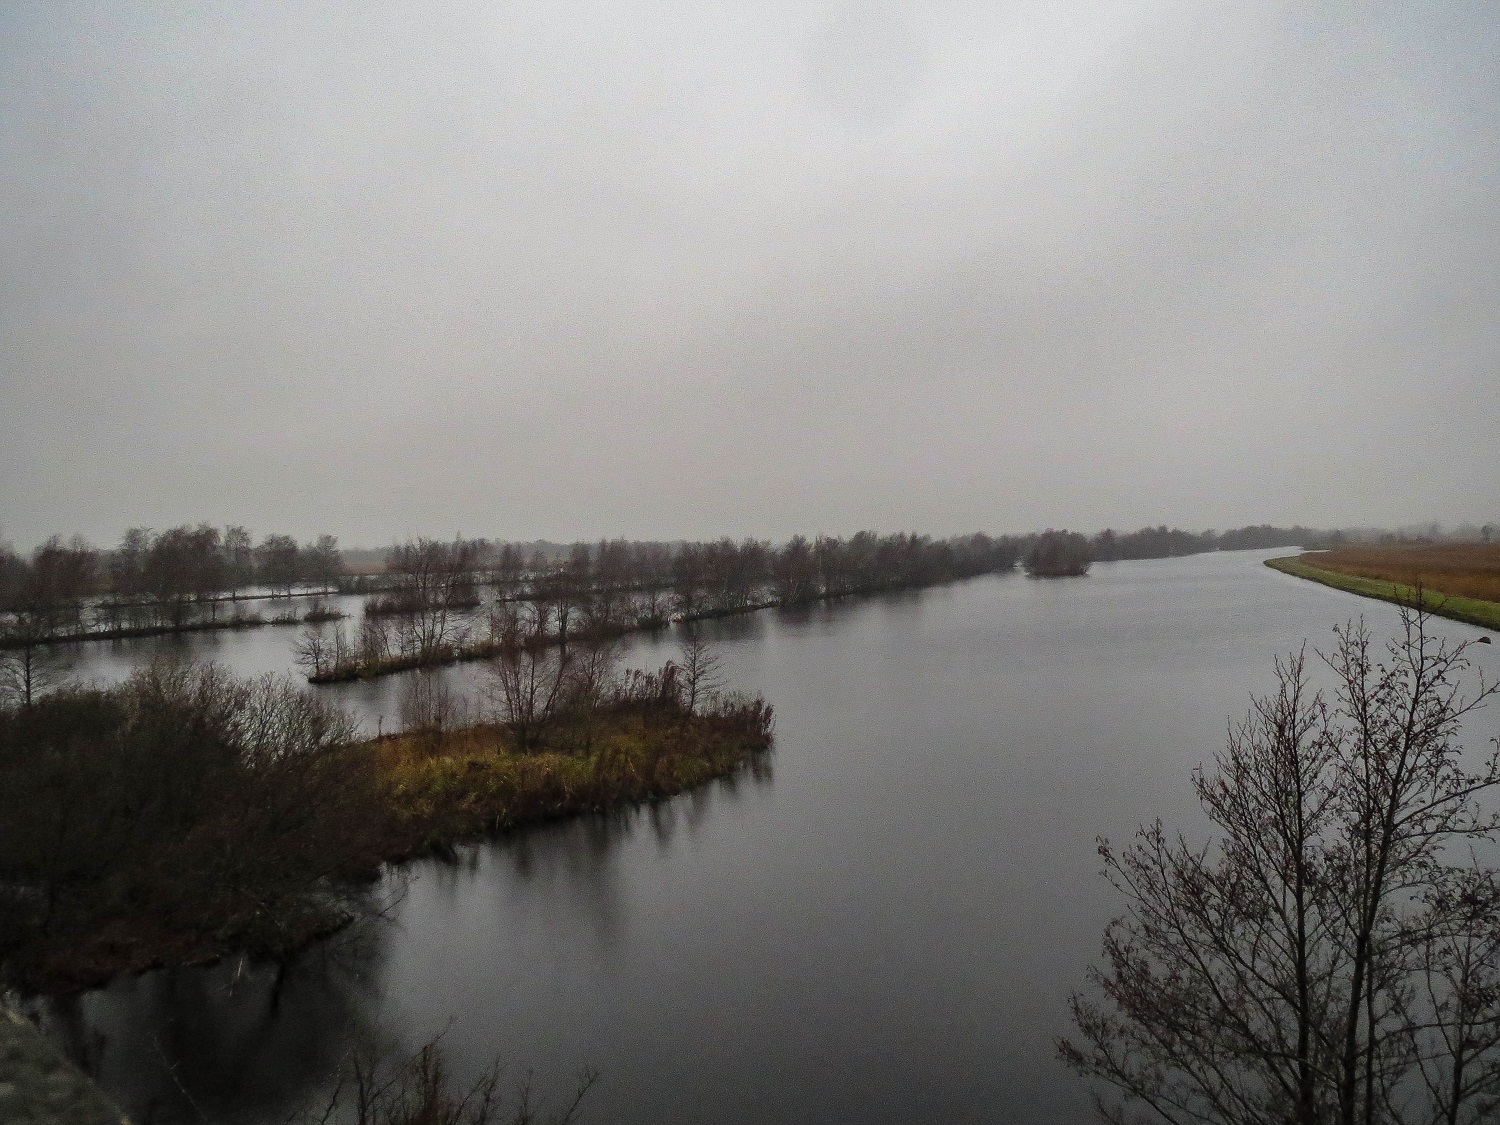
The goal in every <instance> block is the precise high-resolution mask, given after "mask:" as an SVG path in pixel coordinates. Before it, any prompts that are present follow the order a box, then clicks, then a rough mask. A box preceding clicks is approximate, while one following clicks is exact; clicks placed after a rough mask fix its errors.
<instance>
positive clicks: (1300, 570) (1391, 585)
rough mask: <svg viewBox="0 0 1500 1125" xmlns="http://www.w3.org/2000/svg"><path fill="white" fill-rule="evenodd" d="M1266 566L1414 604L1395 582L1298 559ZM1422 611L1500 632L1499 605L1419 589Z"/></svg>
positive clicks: (1409, 589) (1409, 590) (1407, 589)
mask: <svg viewBox="0 0 1500 1125" xmlns="http://www.w3.org/2000/svg"><path fill="white" fill-rule="evenodd" d="M1266 565H1267V566H1268V567H1270V568H1271V569H1272V570H1279V571H1281V572H1282V573H1283V574H1290V575H1292V576H1293V577H1294V578H1306V579H1308V580H1309V581H1312V582H1321V583H1322V584H1323V585H1325V586H1332V587H1333V588H1334V589H1335V590H1343V591H1345V592H1347V593H1350V594H1359V595H1360V596H1361V597H1366V598H1379V599H1380V600H1381V601H1383V602H1396V603H1397V604H1399V605H1415V604H1416V601H1417V590H1416V587H1414V586H1407V585H1404V584H1402V583H1399V582H1385V581H1382V580H1380V579H1376V578H1360V577H1359V576H1357V575H1354V574H1341V573H1340V572H1338V571H1336V570H1323V569H1321V568H1320V567H1316V566H1309V565H1308V564H1307V563H1305V562H1303V561H1302V556H1300V555H1288V556H1286V557H1284V558H1279V559H1267V560H1266ZM1422 608H1423V609H1425V610H1427V612H1428V613H1431V614H1435V615H1436V616H1438V617H1451V618H1452V619H1453V620H1454V621H1464V622H1467V623H1468V624H1470V625H1483V626H1486V627H1488V628H1491V629H1500V602H1487V601H1483V600H1481V599H1479V598H1464V597H1459V596H1458V595H1457V594H1440V593H1438V592H1437V591H1436V590H1429V589H1423V590H1422Z"/></svg>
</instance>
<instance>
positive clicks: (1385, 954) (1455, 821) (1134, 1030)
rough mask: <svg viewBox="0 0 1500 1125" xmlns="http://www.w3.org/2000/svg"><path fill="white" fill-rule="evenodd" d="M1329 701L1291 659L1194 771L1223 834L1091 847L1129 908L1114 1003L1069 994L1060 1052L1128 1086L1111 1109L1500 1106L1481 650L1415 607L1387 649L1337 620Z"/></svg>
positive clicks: (1114, 1117) (1434, 1118)
mask: <svg viewBox="0 0 1500 1125" xmlns="http://www.w3.org/2000/svg"><path fill="white" fill-rule="evenodd" d="M1335 635H1336V638H1337V643H1336V645H1335V646H1334V649H1333V651H1332V653H1331V654H1329V655H1328V656H1326V657H1325V658H1324V659H1325V662H1326V663H1327V665H1328V667H1329V669H1330V670H1331V672H1332V673H1333V680H1334V685H1335V691H1334V697H1333V699H1332V700H1325V698H1324V697H1323V696H1322V695H1321V694H1320V693H1318V692H1315V691H1314V690H1313V689H1312V687H1311V686H1310V685H1309V683H1308V675H1307V670H1306V667H1305V662H1304V660H1303V658H1302V656H1301V655H1300V654H1298V655H1295V656H1293V657H1291V658H1290V659H1289V660H1287V661H1284V662H1279V663H1278V664H1277V669H1276V670H1277V678H1278V682H1279V688H1278V691H1277V693H1276V694H1275V695H1274V696H1272V697H1270V698H1267V699H1261V700H1257V701H1256V702H1255V704H1254V707H1253V709H1252V711H1251V713H1250V715H1249V717H1248V719H1247V720H1246V721H1245V722H1244V723H1243V724H1242V725H1241V726H1239V727H1238V728H1236V729H1234V730H1233V731H1232V732H1231V736H1230V738H1229V742H1228V746H1227V749H1226V751H1225V752H1224V753H1223V754H1221V755H1220V756H1219V758H1218V762H1217V765H1218V769H1217V771H1216V772H1215V773H1214V774H1212V775H1207V774H1202V773H1200V774H1199V775H1198V776H1197V777H1196V778H1195V786H1196V788H1197V792H1198V797H1199V800H1200V802H1201V803H1202V805H1203V807H1204V809H1205V811H1206V812H1207V813H1208V815H1209V818H1210V819H1211V820H1212V822H1213V823H1214V824H1215V826H1216V827H1217V828H1218V829H1219V831H1220V833H1221V836H1220V839H1219V841H1218V843H1217V845H1216V846H1215V847H1214V848H1212V849H1208V848H1196V847H1194V846H1192V845H1191V844H1189V843H1188V842H1187V841H1186V840H1185V839H1184V838H1183V837H1181V836H1180V835H1179V836H1171V835H1169V834H1168V833H1167V832H1166V831H1165V830H1164V829H1163V827H1162V825H1161V823H1160V822H1157V823H1156V824H1154V825H1152V826H1150V827H1147V828H1143V829H1142V830H1141V831H1140V833H1139V834H1138V836H1137V839H1136V841H1135V843H1134V844H1133V845H1132V846H1131V847H1129V848H1126V849H1125V850H1123V851H1118V852H1117V851H1115V850H1114V849H1113V848H1112V847H1111V846H1110V845H1109V844H1108V842H1106V841H1101V843H1100V854H1101V856H1102V857H1103V859H1104V863H1105V868H1106V872H1107V874H1108V875H1109V876H1110V878H1111V880H1112V881H1113V882H1114V883H1115V885H1116V886H1117V887H1118V888H1119V889H1120V890H1121V891H1122V892H1123V893H1124V894H1125V896H1126V898H1127V900H1128V904H1129V905H1128V912H1127V913H1126V914H1125V915H1124V916H1123V917H1121V918H1119V919H1117V920H1116V921H1115V922H1113V923H1112V924H1111V925H1110V927H1109V929H1108V931H1107V932H1106V935H1105V944H1104V953H1105V959H1106V962H1107V967H1106V968H1105V969H1104V970H1102V971H1097V972H1095V973H1094V974H1093V979H1094V983H1095V985H1096V986H1097V988H1098V990H1099V992H1100V993H1102V1000H1101V999H1099V998H1096V997H1085V996H1074V998H1073V1015H1074V1019H1075V1022H1076V1024H1077V1027H1078V1032H1079V1039H1080V1041H1079V1042H1076V1043H1075V1042H1072V1041H1069V1040H1064V1041H1062V1042H1061V1043H1060V1044H1059V1048H1060V1051H1061V1054H1062V1056H1063V1058H1064V1059H1065V1060H1067V1061H1068V1062H1069V1063H1071V1064H1072V1065H1073V1066H1074V1067H1075V1068H1076V1069H1077V1070H1078V1071H1080V1072H1081V1073H1083V1074H1087V1075H1092V1076H1094V1077H1097V1078H1100V1079H1103V1080H1104V1081H1105V1082H1106V1083H1108V1084H1110V1085H1112V1086H1114V1087H1115V1088H1116V1089H1117V1090H1118V1091H1119V1092H1121V1093H1122V1094H1123V1095H1124V1097H1123V1100H1121V1101H1120V1102H1117V1103H1110V1104H1106V1103H1105V1102H1103V1101H1102V1100H1101V1103H1100V1104H1101V1109H1102V1110H1103V1112H1104V1116H1105V1118H1106V1119H1107V1120H1110V1121H1117V1122H1124V1121H1130V1120H1155V1121H1167V1122H1174V1123H1175V1122H1180V1123H1186V1122H1212V1123H1219V1125H1228V1123H1235V1125H1240V1123H1251V1122H1254V1123H1262V1122H1263V1123H1266V1125H1271V1123H1273V1122H1274V1123H1276V1125H1284V1123H1297V1125H1321V1123H1330V1125H1331V1123H1335V1122H1336V1123H1338V1125H1355V1123H1356V1122H1363V1123H1365V1125H1374V1123H1376V1122H1380V1123H1390V1125H1397V1123H1399V1125H1417V1123H1423V1125H1427V1123H1432V1125H1436V1123H1438V1122H1445V1123H1447V1125H1459V1123H1478V1122H1480V1121H1493V1120H1495V1114H1496V1112H1497V1110H1500V965H1497V962H1496V959H1495V955H1496V952H1497V950H1500V883H1497V877H1496V872H1495V871H1494V870H1493V869H1492V868H1488V867H1485V866H1483V865H1481V864H1480V863H1479V862H1478V860H1477V859H1475V858H1474V856H1475V855H1476V854H1477V853H1475V852H1474V851H1473V845H1474V844H1476V843H1477V842H1481V841H1486V840H1488V841H1493V840H1494V839H1495V837H1496V834H1497V830H1500V821H1497V819H1496V817H1495V815H1494V813H1493V812H1492V811H1490V810H1489V809H1488V808H1486V807H1485V805H1484V804H1482V803H1481V800H1480V798H1481V797H1482V796H1483V795H1485V794H1486V792H1487V791H1489V790H1492V789H1493V788H1494V787H1496V786H1497V785H1500V746H1497V747H1496V749H1495V752H1494V753H1491V754H1489V755H1487V756H1485V757H1483V758H1482V759H1480V758H1477V757H1476V756H1474V755H1466V754H1465V753H1464V751H1463V750H1462V748H1461V747H1460V745H1459V744H1458V741H1457V736H1458V732H1459V726H1460V722H1461V720H1462V719H1463V718H1464V716H1466V715H1468V714H1469V713H1470V712H1472V711H1473V710H1475V709H1476V708H1477V707H1479V706H1481V705H1482V704H1483V703H1484V701H1485V700H1486V699H1487V698H1488V697H1489V696H1491V695H1493V694H1494V693H1495V690H1496V689H1495V687H1494V686H1492V685H1486V684H1485V683H1484V682H1483V680H1482V678H1481V680H1480V683H1479V686H1478V688H1477V690H1474V691H1472V692H1470V693H1465V691H1464V689H1463V687H1462V684H1461V681H1462V679H1463V678H1464V675H1465V673H1466V672H1467V670H1468V662H1467V661H1466V659H1465V657H1464V649H1465V648H1466V645H1457V646H1448V645H1447V644H1445V643H1442V642H1440V641H1438V640H1436V639H1434V638H1433V637H1432V636H1431V635H1429V633H1428V631H1427V618H1426V616H1425V615H1423V614H1422V613H1420V612H1417V611H1414V610H1407V609H1403V633H1402V635H1401V636H1400V637H1399V638H1398V639H1397V640H1395V641H1392V642H1391V643H1390V644H1389V645H1388V646H1387V647H1386V650H1385V651H1384V652H1381V651H1379V650H1378V649H1377V647H1376V646H1375V645H1374V644H1373V643H1372V641H1371V638H1370V635H1369V633H1368V632H1367V631H1366V630H1365V628H1364V626H1363V624H1360V625H1357V626H1351V627H1348V628H1344V629H1339V630H1336V631H1335Z"/></svg>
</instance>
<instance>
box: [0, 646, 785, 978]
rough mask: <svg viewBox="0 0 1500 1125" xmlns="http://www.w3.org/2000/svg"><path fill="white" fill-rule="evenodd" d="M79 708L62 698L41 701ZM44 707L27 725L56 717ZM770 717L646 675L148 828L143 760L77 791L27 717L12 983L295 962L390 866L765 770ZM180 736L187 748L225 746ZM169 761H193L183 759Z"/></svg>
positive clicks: (9, 759) (12, 829) (9, 735)
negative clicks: (42, 763) (242, 958)
mask: <svg viewBox="0 0 1500 1125" xmlns="http://www.w3.org/2000/svg"><path fill="white" fill-rule="evenodd" d="M205 683H206V681H203V680H202V679H201V678H200V679H198V680H193V679H187V680H185V681H184V686H185V689H186V690H185V691H184V692H183V693H182V694H183V695H184V696H191V697H193V699H192V702H193V703H194V704H195V703H196V698H197V697H201V696H203V695H204V694H205V692H206V689H205V687H204V684H205ZM211 687H212V685H210V688H211ZM136 690H137V693H138V694H140V690H139V689H136ZM78 698H79V701H80V706H79V707H78V708H76V710H79V711H82V712H85V713H87V715H88V716H91V717H90V718H89V721H90V723H91V724H95V725H97V724H100V722H101V720H100V719H99V713H100V712H101V711H102V710H105V709H107V707H108V706H111V703H110V700H109V697H108V696H107V694H104V693H91V694H90V693H82V694H80V696H79V697H78ZM65 704H66V700H63V701H61V702H59V701H58V700H56V699H55V698H52V697H49V699H48V700H46V701H44V703H43V704H39V705H38V706H37V707H36V708H34V709H32V710H33V712H34V713H35V712H41V711H43V709H44V708H45V707H46V706H49V705H50V706H53V707H57V708H61V707H63V706H64V705H65ZM178 705H179V704H177V703H176V702H173V703H172V706H178ZM126 706H127V709H128V708H129V707H131V706H134V704H127V705H126ZM254 706H255V708H258V709H259V710H261V711H264V710H265V709H266V708H265V705H264V703H261V704H255V705H254ZM300 706H302V707H303V710H302V711H300V712H295V713H292V712H288V718H287V719H286V720H284V721H283V726H284V728H286V729H290V728H291V727H292V726H293V725H294V724H295V723H296V722H301V721H304V720H308V719H309V718H310V719H311V721H313V722H317V721H320V719H319V714H318V712H317V711H316V710H308V708H311V707H314V704H301V705H300ZM34 713H33V714H32V715H31V716H28V717H27V720H26V721H31V720H34V719H36V718H38V717H40V718H43V719H45V718H46V716H45V715H43V716H37V715H36V714H34ZM299 716H300V718H299ZM14 719H15V717H14V716H12V722H14ZM76 725H77V724H76V721H75V719H74V718H70V717H68V716H66V715H62V716H61V717H60V718H57V719H55V720H54V721H52V727H53V728H54V729H58V730H62V731H64V732H66V731H67V730H68V728H70V727H76ZM172 725H174V726H176V725H177V724H176V723H173V724H172ZM0 726H3V724H0ZM772 726H773V715H772V710H771V708H770V706H769V705H768V704H767V703H766V702H765V701H764V700H763V699H760V698H756V699H745V698H742V697H738V696H732V697H726V698H724V699H722V700H717V701H715V702H713V703H712V704H710V705H709V706H707V707H703V708H700V709H699V710H697V711H694V710H692V709H690V708H688V707H687V706H686V703H685V701H684V697H683V696H682V695H681V693H680V692H679V690H678V688H677V684H676V680H675V678H674V677H672V676H670V675H666V676H664V675H651V676H639V677H637V678H636V679H634V680H627V681H625V682H624V683H622V684H621V685H619V686H617V687H616V688H615V689H614V690H613V691H612V692H611V693H610V694H609V696H608V697H607V699H605V700H603V701H601V702H600V703H599V704H598V705H597V706H595V707H593V708H588V709H582V708H577V707H575V708H573V709H571V710H570V711H568V712H567V713H559V714H556V715H554V716H551V717H549V718H548V720H547V721H546V722H545V723H544V724H538V725H534V726H533V728H532V729H531V731H530V734H529V745H530V746H531V747H532V748H531V749H529V750H528V751H527V752H521V751H520V750H518V749H517V745H516V743H517V740H516V738H515V736H514V734H513V732H512V730H511V729H510V728H509V727H507V726H505V725H503V724H497V723H489V724H483V725H476V726H469V727H464V728H459V729H454V730H446V731H435V730H421V731H414V732H409V733H404V734H400V735H388V736H384V737H381V738H377V739H372V740H367V741H360V742H353V743H346V744H335V743H329V744H328V745H327V747H326V749H323V750H319V751H317V752H316V753H315V754H314V755H305V754H304V755H303V757H304V759H305V760H304V761H303V762H301V763H300V764H298V763H294V764H293V766H292V768H291V769H290V770H288V769H287V768H286V767H285V766H284V765H283V764H281V763H278V762H275V761H268V762H265V763H260V764H256V763H252V764H251V765H250V766H249V767H245V766H235V765H225V766H222V767H220V772H219V774H218V775H217V776H215V777H210V778H202V777H198V778H194V779H193V782H194V783H195V785H196V791H194V792H192V793H189V794H187V796H186V798H185V799H184V801H183V802H182V804H181V806H180V807H174V808H171V809H165V808H152V809H150V811H149V813H148V814H147V815H146V816H144V817H139V818H137V820H136V821H135V822H128V821H122V819H121V818H120V817H119V816H116V815H114V814H115V813H116V812H117V811H119V810H121V809H125V808H127V807H135V806H138V805H139V804H140V803H141V800H142V799H143V797H144V798H145V799H147V800H148V801H154V802H157V803H158V804H160V803H161V802H162V800H163V795H162V790H161V787H160V785H159V784H157V783H156V782H149V783H148V784H141V785H136V784H134V782H133V781H132V780H131V779H129V778H127V779H126V780H124V781H123V782H122V781H120V780H119V774H120V770H121V768H122V767H125V766H127V765H128V763H127V762H125V761H114V762H108V761H106V762H98V763H96V762H93V761H88V762H80V763H78V764H76V765H75V766H73V767H72V768H71V769H69V776H68V778H67V780H66V783H65V784H62V785H61V786H60V785H59V781H60V775H59V774H58V771H57V770H56V769H55V768H46V767H42V768H38V767H37V766H35V765H34V764H31V763H29V762H26V761H21V760H19V759H20V755H19V754H16V753H15V751H16V750H17V749H18V748H21V747H22V745H23V743H22V741H21V740H19V739H17V738H16V737H14V736H15V734H16V731H15V730H14V729H12V730H9V731H7V730H4V729H0V790H4V793H3V799H0V805H3V806H4V809H3V810H0V811H4V812H5V813H6V815H7V823H6V824H5V825H0V889H3V890H4V892H5V893H4V895H3V896H0V897H4V898H6V899H7V900H9V901H7V902H4V903H0V906H4V907H5V908H6V911H5V913H6V917H5V918H4V919H0V959H3V963H4V964H3V967H4V970H5V972H4V979H5V983H6V984H7V985H9V986H11V987H15V988H17V989H18V990H20V991H22V992H25V993H31V994H52V995H58V994H67V993H73V992H78V991H82V990H84V989H87V988H91V987H95V986H98V985H101V984H103V983H105V982H106V981H108V980H109V979H110V978H111V977H113V976H115V975H117V974H119V973H123V972H140V971H144V970H147V969H152V968H159V967H164V966H187V965H204V964H210V963H212V962H214V961H216V960H218V959H220V958H222V957H224V956H227V955H230V954H235V953H244V954H249V955H250V956H252V957H257V958H266V959H276V958H285V957H287V956H289V955H291V954H293V953H295V952H296V951H297V950H298V949H299V948H301V947H302V946H305V945H307V944H308V943H310V942H311V941H313V940H315V939H317V938H319V937H322V936H326V935H327V934H329V933H331V932H333V931H334V930H337V929H338V928H340V927H342V926H343V925H345V924H347V923H348V922H349V921H351V920H353V919H354V918H356V917H358V916H360V914H361V913H362V912H363V911H364V910H366V909H367V908H368V903H367V901H366V894H367V891H366V888H368V886H369V885H370V884H371V882H372V881H373V880H374V878H375V877H376V876H377V875H378V873H379V871H380V869H381V867H382V866H383V865H385V864H390V863H398V862H400V861H402V860H406V859H409V858H412V857H414V856H417V855H421V854H424V853H429V852H434V851H436V852H439V853H441V852H444V851H446V850H448V849H451V848H453V847H455V846H457V845H459V844H462V843H465V842H467V841H472V840H477V839H481V838H484V837H486V836H490V835H493V834H496V833H502V832H507V831H512V830H516V829H521V828H524V827H526V826H528V825H533V824H537V823H541V822H544V821H549V820H554V819H557V818H560V817H567V816H572V815H576V814H580V813H590V812H600V811H604V810H609V809H617V808H623V807H629V806H632V805H636V804H639V803H641V802H649V801H655V800H660V799H663V798H666V797H670V796H673V795H675V794H677V793H681V792H683V791H685V790H687V789H691V788H693V787H695V786H698V785H702V784H703V783H705V782H707V781H710V780H712V779H715V778H719V777H724V776H727V775H729V774H732V773H734V772H736V771H738V770H740V769H742V768H745V767H747V766H750V767H752V768H754V763H755V762H756V760H757V758H758V756H759V755H760V754H762V753H763V752H764V751H766V750H767V749H768V748H769V747H770V745H771V739H772ZM293 737H294V738H295V737H298V736H296V735H293ZM121 741H123V742H126V743H131V742H134V743H136V745H135V746H134V748H133V751H132V754H133V755H134V756H137V757H144V756H145V754H146V753H147V752H150V751H152V750H157V749H160V744H159V743H156V744H152V743H147V742H145V741H144V740H143V739H142V738H141V737H140V736H138V735H136V734H133V733H131V732H126V734H125V736H124V737H123V738H122V739H121ZM176 741H179V742H180V741H182V740H176ZM29 745H30V746H43V747H44V746H45V739H43V740H38V739H37V738H36V737H32V738H31V739H30V741H29ZM180 749H181V750H182V754H181V757H182V758H183V760H184V761H188V760H191V759H193V758H195V757H201V756H203V755H204V754H207V755H208V756H209V757H212V756H213V755H214V750H215V749H216V747H214V746H211V745H209V746H205V747H204V748H201V749H200V748H198V747H196V746H195V747H181V748H180ZM290 753H291V754H292V755H294V756H295V755H297V754H299V753H300V751H298V750H292V751H290ZM236 754H238V750H237V751H236ZM102 756H107V755H101V757H102ZM54 765H55V763H54ZM262 767H263V768H262ZM163 768H164V769H166V770H167V771H168V772H170V773H171V774H173V776H177V775H179V774H181V773H182V772H183V769H182V765H181V764H180V763H178V764H172V763H169V764H168V765H167V766H166V767H163ZM247 769H248V770H249V771H250V772H247ZM256 769H261V773H260V774H255V773H254V771H255V770H256ZM91 771H94V772H97V773H98V777H97V778H95V777H94V776H93V775H92V772H91ZM135 772H136V773H137V774H138V773H140V772H141V771H140V770H136V771H135ZM83 791H87V792H90V793H95V794H96V795H95V796H94V798H93V799H92V800H93V804H92V805H91V811H92V812H93V813H94V814H96V815H94V816H92V817H91V818H90V819H88V820H86V821H82V822H78V823H74V820H73V819H72V818H70V809H71V808H72V807H73V806H74V805H76V802H77V799H78V797H79V794H80V793H81V792H83ZM116 806H118V809H117V808H116ZM247 808H254V809H255V810H256V811H255V815H254V816H247V815H245V812H246V809H247ZM23 810H24V815H23ZM96 826H97V828H96ZM104 826H107V827H104ZM59 830H61V831H65V832H69V833H70V834H71V835H70V837H69V838H68V844H67V846H68V849H69V851H70V854H68V855H59V856H54V855H53V854H51V852H49V851H48V849H49V848H50V847H52V845H51V844H49V843H48V841H55V840H56V838H57V836H56V833H57V832H58V831H59ZM111 833H113V835H111Z"/></svg>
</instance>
